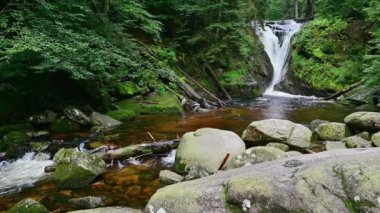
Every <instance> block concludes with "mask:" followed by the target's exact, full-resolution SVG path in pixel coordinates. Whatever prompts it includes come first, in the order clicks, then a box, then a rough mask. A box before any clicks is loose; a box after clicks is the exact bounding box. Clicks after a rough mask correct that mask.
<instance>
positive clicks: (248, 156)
mask: <svg viewBox="0 0 380 213" xmlns="http://www.w3.org/2000/svg"><path fill="white" fill-rule="evenodd" d="M280 158H286V152H284V151H282V150H280V149H277V148H275V147H270V146H256V147H252V148H249V149H247V150H246V151H245V152H243V153H242V154H240V155H238V156H236V157H235V158H234V159H233V160H232V161H231V163H230V165H229V167H230V168H239V167H242V166H247V165H252V164H255V163H261V162H265V161H272V160H277V159H280Z"/></svg>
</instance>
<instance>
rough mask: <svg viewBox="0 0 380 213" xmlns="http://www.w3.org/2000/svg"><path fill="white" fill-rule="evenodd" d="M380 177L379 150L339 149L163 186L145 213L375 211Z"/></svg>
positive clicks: (378, 206) (378, 201)
mask: <svg viewBox="0 0 380 213" xmlns="http://www.w3.org/2000/svg"><path fill="white" fill-rule="evenodd" d="M379 179H380V148H370V149H338V150H332V151H328V152H321V153H317V154H308V155H302V156H298V157H293V158H292V159H279V160H276V161H269V162H264V163H259V164H254V165H251V166H245V167H241V168H237V169H233V170H228V171H225V172H220V173H216V174H214V175H212V176H208V177H205V178H201V179H197V180H193V181H186V182H181V183H178V184H174V185H170V186H166V187H164V188H161V189H160V190H158V191H157V192H156V193H155V194H154V195H153V196H152V197H151V198H150V200H149V202H148V204H147V206H146V208H145V212H151V211H153V212H156V211H158V210H159V209H163V210H165V211H166V212H189V210H191V212H231V211H232V209H233V210H234V212H243V208H244V207H245V208H246V210H247V212H350V211H351V210H352V209H355V211H357V212H379V211H380V199H379V193H380V182H379ZM247 203H248V204H250V205H243V204H247ZM364 203H365V204H364ZM363 204H364V205H363Z"/></svg>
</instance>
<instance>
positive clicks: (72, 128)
mask: <svg viewBox="0 0 380 213" xmlns="http://www.w3.org/2000/svg"><path fill="white" fill-rule="evenodd" d="M80 129H81V127H80V125H79V124H78V123H76V122H74V121H71V120H69V119H67V118H63V119H58V120H55V121H54V122H53V123H52V124H51V125H50V130H51V131H52V132H56V133H70V132H77V131H79V130H80Z"/></svg>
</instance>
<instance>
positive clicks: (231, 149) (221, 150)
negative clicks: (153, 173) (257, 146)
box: [174, 128, 245, 176]
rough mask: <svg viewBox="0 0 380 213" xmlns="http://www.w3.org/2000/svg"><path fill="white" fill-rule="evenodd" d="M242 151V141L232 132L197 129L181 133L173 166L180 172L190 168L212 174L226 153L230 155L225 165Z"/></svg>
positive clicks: (243, 149)
mask: <svg viewBox="0 0 380 213" xmlns="http://www.w3.org/2000/svg"><path fill="white" fill-rule="evenodd" d="M244 151H245V144H244V142H243V141H242V140H241V138H240V137H239V136H238V135H237V134H235V133H233V132H230V131H225V130H220V129H212V128H203V129H198V130H196V131H195V132H188V133H186V134H185V135H183V137H182V139H181V142H180V143H179V145H178V149H177V153H176V157H175V163H174V168H175V171H176V172H178V173H180V174H183V173H185V172H187V171H189V170H190V169H191V170H193V171H198V172H199V174H204V173H206V174H212V173H215V172H216V171H217V170H218V168H219V166H220V165H221V163H222V161H223V159H224V158H225V156H226V155H227V153H229V154H230V156H229V158H228V160H227V163H226V165H228V163H229V162H230V161H231V159H233V158H234V157H236V156H237V155H239V154H240V153H242V152H244ZM200 176H202V175H200Z"/></svg>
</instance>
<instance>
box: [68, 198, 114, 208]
mask: <svg viewBox="0 0 380 213" xmlns="http://www.w3.org/2000/svg"><path fill="white" fill-rule="evenodd" d="M69 203H72V204H74V205H76V206H78V207H81V208H86V209H93V208H97V207H103V206H106V205H110V204H112V200H111V199H107V198H105V197H94V196H87V197H80V198H71V199H69Z"/></svg>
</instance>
